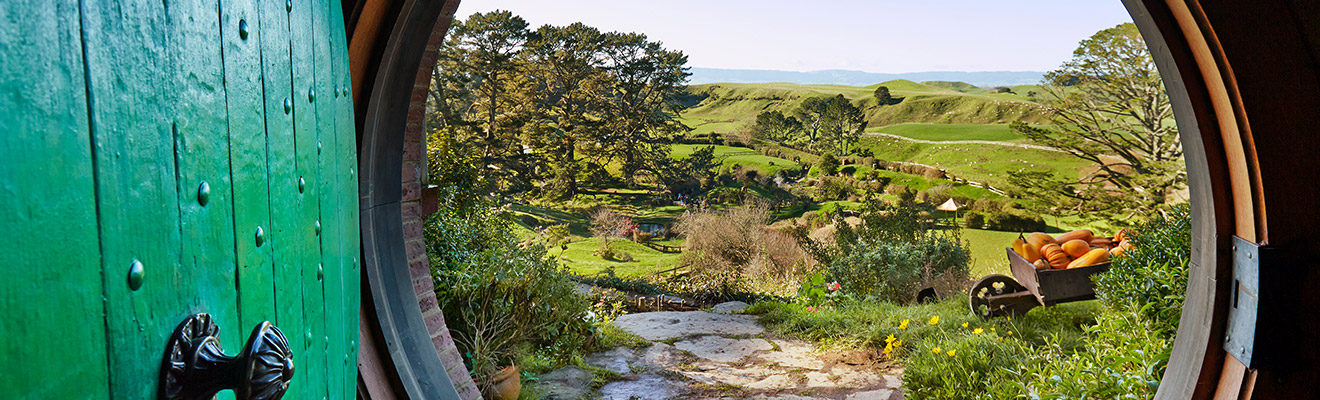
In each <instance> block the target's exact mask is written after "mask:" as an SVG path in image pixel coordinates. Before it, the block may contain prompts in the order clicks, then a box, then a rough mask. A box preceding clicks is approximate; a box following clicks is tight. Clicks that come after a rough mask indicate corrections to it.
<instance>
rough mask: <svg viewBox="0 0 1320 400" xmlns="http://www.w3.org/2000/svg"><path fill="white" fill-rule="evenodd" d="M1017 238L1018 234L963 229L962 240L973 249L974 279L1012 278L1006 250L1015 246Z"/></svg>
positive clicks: (972, 271)
mask: <svg viewBox="0 0 1320 400" xmlns="http://www.w3.org/2000/svg"><path fill="white" fill-rule="evenodd" d="M1017 236H1018V234H1017V232H1000V231H988V230H981V229H963V230H962V238H963V240H966V241H967V244H968V246H970V247H971V248H972V265H971V276H972V279H973V280H975V279H981V277H983V276H986V275H990V274H1004V275H1009V276H1012V275H1013V274H1012V273H1011V272H1009V269H1008V258H1007V257H1008V256H1007V253H1004V248H1006V247H1009V246H1010V245H1011V244H1013V239H1017Z"/></svg>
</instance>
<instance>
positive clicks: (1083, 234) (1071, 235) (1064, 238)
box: [1054, 229, 1095, 243]
mask: <svg viewBox="0 0 1320 400" xmlns="http://www.w3.org/2000/svg"><path fill="white" fill-rule="evenodd" d="M1094 237H1095V235H1094V234H1092V233H1091V230H1090V229H1078V230H1075V231H1072V232H1068V233H1065V234H1062V235H1059V236H1058V237H1055V238H1054V240H1055V241H1057V242H1059V243H1068V241H1070V240H1076V239H1081V240H1082V241H1084V242H1090V241H1091V238H1094Z"/></svg>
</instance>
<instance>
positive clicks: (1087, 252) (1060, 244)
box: [1013, 229, 1132, 271]
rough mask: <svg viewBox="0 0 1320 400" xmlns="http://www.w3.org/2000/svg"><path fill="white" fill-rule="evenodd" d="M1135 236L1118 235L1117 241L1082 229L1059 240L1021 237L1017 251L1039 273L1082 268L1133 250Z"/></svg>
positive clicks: (1015, 243)
mask: <svg viewBox="0 0 1320 400" xmlns="http://www.w3.org/2000/svg"><path fill="white" fill-rule="evenodd" d="M1130 236H1132V232H1131V231H1128V230H1127V229H1123V230H1120V231H1118V233H1117V234H1115V235H1114V236H1113V237H1103V236H1095V234H1093V233H1092V232H1091V230H1090V229H1078V230H1075V231H1072V232H1068V233H1065V234H1062V235H1059V236H1057V237H1055V236H1050V235H1048V234H1045V233H1041V232H1033V233H1031V234H1030V235H1025V236H1024V235H1020V234H1019V235H1018V238H1017V240H1014V241H1013V251H1014V252H1016V253H1017V254H1018V255H1020V256H1022V258H1024V259H1026V260H1027V262H1030V263H1031V264H1032V265H1034V266H1036V270H1038V271H1039V270H1047V269H1068V268H1081V267H1086V266H1091V265H1095V264H1101V263H1106V262H1109V258H1110V257H1113V256H1118V255H1121V254H1123V252H1125V251H1128V250H1130V249H1131V248H1132V244H1131V243H1130V242H1129V241H1128V240H1127V239H1128V237H1130Z"/></svg>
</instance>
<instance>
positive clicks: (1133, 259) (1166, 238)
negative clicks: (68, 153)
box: [1093, 204, 1192, 337]
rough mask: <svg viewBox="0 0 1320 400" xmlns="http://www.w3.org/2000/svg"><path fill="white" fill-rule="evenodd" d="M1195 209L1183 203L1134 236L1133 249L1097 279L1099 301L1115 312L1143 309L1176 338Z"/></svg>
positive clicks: (1151, 320) (1161, 327) (1150, 318)
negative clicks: (1192, 216) (1175, 333)
mask: <svg viewBox="0 0 1320 400" xmlns="http://www.w3.org/2000/svg"><path fill="white" fill-rule="evenodd" d="M1190 210H1191V209H1190V207H1188V206H1187V205H1186V204H1184V205H1180V206H1177V207H1174V208H1173V209H1172V210H1171V211H1170V212H1169V213H1168V214H1167V215H1160V216H1157V217H1156V218H1155V219H1154V220H1152V221H1150V222H1149V223H1147V224H1145V225H1142V226H1141V228H1139V229H1138V230H1137V231H1136V233H1135V234H1133V235H1132V239H1131V240H1132V243H1133V247H1132V250H1130V251H1128V252H1125V253H1123V256H1121V257H1117V258H1116V259H1115V260H1114V263H1113V265H1111V266H1110V267H1109V271H1108V272H1106V273H1103V274H1100V275H1097V276H1096V277H1095V278H1093V279H1094V280H1095V286H1096V287H1095V292H1096V297H1098V298H1099V299H1100V301H1101V302H1104V303H1105V305H1106V306H1108V307H1110V308H1113V309H1118V310H1132V311H1139V312H1140V313H1141V314H1142V316H1143V317H1145V318H1146V320H1148V321H1150V322H1151V323H1152V324H1153V325H1155V327H1156V328H1157V329H1158V330H1160V331H1162V332H1166V333H1168V334H1169V335H1172V333H1173V332H1174V331H1175V330H1177V329H1178V322H1179V318H1180V317H1181V316H1182V304H1183V300H1184V298H1185V297H1186V294H1187V273H1188V270H1187V262H1188V260H1190V259H1191V248H1192V242H1191V240H1192V218H1191V212H1190ZM1170 337H1171V336H1170Z"/></svg>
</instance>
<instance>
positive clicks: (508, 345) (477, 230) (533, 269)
mask: <svg viewBox="0 0 1320 400" xmlns="http://www.w3.org/2000/svg"><path fill="white" fill-rule="evenodd" d="M478 204H479V205H478V206H474V207H471V208H469V209H459V208H441V210H440V211H439V212H437V213H436V214H435V215H433V216H431V218H430V219H429V220H428V221H427V224H426V229H425V235H426V244H427V255H428V258H429V259H430V262H431V267H432V271H431V272H432V276H433V277H434V279H435V292H436V299H437V300H438V301H439V303H440V308H441V309H442V310H443V311H444V313H445V316H446V318H448V319H449V321H450V322H449V324H448V325H449V328H450V331H451V334H452V335H453V336H454V338H455V343H456V344H457V345H458V347H459V350H460V351H461V352H462V353H463V354H464V356H465V361H466V362H467V364H468V365H467V366H468V368H469V371H472V373H473V374H474V375H475V376H478V377H480V376H486V375H488V374H490V373H493V372H495V371H496V370H497V369H498V368H500V367H502V366H505V365H509V364H510V363H511V362H513V360H516V359H518V358H519V357H520V356H523V357H525V356H533V355H537V356H541V357H545V358H549V359H551V360H556V362H560V363H562V362H566V361H567V360H569V359H571V358H573V357H575V356H577V355H578V354H579V353H581V352H582V348H584V347H585V346H587V345H589V344H590V340H591V339H590V338H591V337H592V336H591V335H592V333H591V332H592V330H593V329H594V328H593V326H592V325H591V323H590V322H588V321H587V320H586V318H585V317H586V315H587V309H588V304H587V302H586V300H585V299H584V298H582V297H581V296H580V295H578V294H577V293H575V292H574V290H573V289H574V286H573V283H572V281H571V280H570V279H568V277H567V276H565V274H564V273H562V272H560V271H559V266H558V263H557V262H556V261H555V260H554V259H553V258H549V257H547V256H546V250H545V247H544V246H543V245H541V244H539V243H536V244H531V245H527V246H520V245H519V242H518V239H517V237H515V236H514V235H513V233H512V231H511V229H510V225H511V224H512V221H510V220H509V219H508V218H506V217H505V216H503V215H499V214H496V213H495V212H493V211H492V210H493V208H491V207H490V206H489V205H484V206H480V204H484V203H478ZM529 352H532V353H536V354H528V353H529Z"/></svg>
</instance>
